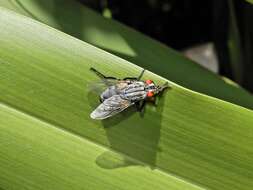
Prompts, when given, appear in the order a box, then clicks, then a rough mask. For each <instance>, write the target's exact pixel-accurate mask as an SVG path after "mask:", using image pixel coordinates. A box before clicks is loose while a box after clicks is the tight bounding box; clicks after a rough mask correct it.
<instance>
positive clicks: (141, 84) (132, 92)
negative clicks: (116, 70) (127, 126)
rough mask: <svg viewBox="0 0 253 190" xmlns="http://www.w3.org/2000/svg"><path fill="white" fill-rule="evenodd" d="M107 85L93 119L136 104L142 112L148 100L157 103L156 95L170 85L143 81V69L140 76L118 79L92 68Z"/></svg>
mask: <svg viewBox="0 0 253 190" xmlns="http://www.w3.org/2000/svg"><path fill="white" fill-rule="evenodd" d="M90 70H91V71H93V72H94V73H95V74H96V75H97V76H98V77H99V78H100V79H101V80H102V83H103V84H104V85H105V86H106V89H105V90H104V91H102V93H101V94H100V102H101V104H100V105H99V106H98V107H97V108H96V109H95V110H94V111H93V112H92V113H91V114H90V117H91V118H92V119H98V120H102V119H106V118H108V117H112V116H114V115H115V114H117V113H120V112H122V111H123V110H125V109H126V108H128V107H130V106H132V105H135V106H136V108H137V111H140V112H142V111H143V109H144V106H145V103H146V102H152V103H154V104H155V100H156V96H157V95H159V94H160V93H161V92H163V91H164V90H165V89H166V88H168V87H169V85H168V82H166V83H165V84H163V85H162V86H159V85H155V83H154V82H153V81H152V80H150V79H149V80H146V81H142V80H141V78H142V76H143V74H144V72H145V70H143V71H142V72H141V73H140V75H139V76H138V77H126V78H123V79H117V78H115V77H109V76H105V75H103V74H102V73H100V72H99V71H97V70H96V69H94V68H90Z"/></svg>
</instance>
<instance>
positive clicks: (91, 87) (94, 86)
mask: <svg viewBox="0 0 253 190" xmlns="http://www.w3.org/2000/svg"><path fill="white" fill-rule="evenodd" d="M117 82H118V80H113V79H108V80H106V83H105V82H104V81H99V82H91V83H88V84H87V89H88V91H89V92H94V93H95V94H97V95H100V94H101V93H102V92H103V91H104V90H105V89H107V88H108V86H113V85H116V84H117Z"/></svg>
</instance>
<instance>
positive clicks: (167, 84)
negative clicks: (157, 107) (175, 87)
mask: <svg viewBox="0 0 253 190" xmlns="http://www.w3.org/2000/svg"><path fill="white" fill-rule="evenodd" d="M167 88H171V86H170V85H169V83H168V82H166V83H164V85H162V86H160V87H159V90H158V93H161V92H163V91H164V90H165V89H167Z"/></svg>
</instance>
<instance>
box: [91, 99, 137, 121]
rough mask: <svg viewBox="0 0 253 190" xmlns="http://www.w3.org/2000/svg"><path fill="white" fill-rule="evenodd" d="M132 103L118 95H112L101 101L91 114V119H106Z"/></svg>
mask: <svg viewBox="0 0 253 190" xmlns="http://www.w3.org/2000/svg"><path fill="white" fill-rule="evenodd" d="M133 104H134V103H132V102H130V101H129V100H125V99H122V98H121V96H120V95H114V96H112V97H110V98H108V99H106V100H105V101H104V102H103V103H101V104H100V105H99V106H98V107H97V108H96V109H95V110H94V111H93V112H92V113H91V114H90V117H91V118H92V119H106V118H108V117H111V116H113V115H115V114H117V113H119V112H121V111H123V110H124V109H126V108H128V107H129V106H131V105H133Z"/></svg>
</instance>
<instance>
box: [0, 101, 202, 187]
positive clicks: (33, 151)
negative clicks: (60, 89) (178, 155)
mask: <svg viewBox="0 0 253 190" xmlns="http://www.w3.org/2000/svg"><path fill="white" fill-rule="evenodd" d="M0 118H4V119H1V120H0V129H1V133H0V144H1V149H0V184H1V186H0V189H1V188H3V189H84V188H85V189H87V190H88V189H91V190H93V189H155V188H156V189H157V188H158V189H168V188H169V189H175V190H183V189H185V190H190V189H192V190H200V189H201V188H199V187H197V186H194V185H192V184H190V183H186V182H184V181H182V180H180V179H177V178H175V177H173V176H169V175H165V174H164V173H161V172H159V171H158V170H150V169H149V168H147V167H132V168H131V167H125V168H123V167H122V168H121V169H118V170H115V171H113V172H111V171H107V170H105V169H103V168H101V167H99V166H98V165H96V163H95V161H96V157H97V156H99V155H100V154H102V153H103V152H105V151H107V150H106V149H105V148H103V147H101V146H98V145H95V144H93V143H90V142H88V141H86V140H84V139H83V138H80V137H77V136H73V135H71V134H69V133H66V132H65V131H62V130H59V129H57V128H55V127H54V126H50V125H48V124H46V123H44V122H42V121H39V120H36V119H34V118H32V117H29V116H27V115H25V114H23V113H21V112H17V111H16V110H13V109H11V108H9V107H7V106H4V105H1V104H0ZM116 161H117V160H116ZM131 161H132V163H133V164H135V165H138V164H139V163H138V162H137V163H136V162H135V161H134V160H131ZM28 177H29V178H28ZM126 184H127V185H126Z"/></svg>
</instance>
